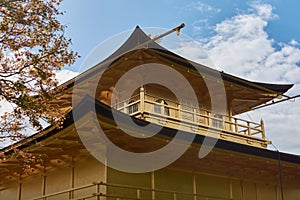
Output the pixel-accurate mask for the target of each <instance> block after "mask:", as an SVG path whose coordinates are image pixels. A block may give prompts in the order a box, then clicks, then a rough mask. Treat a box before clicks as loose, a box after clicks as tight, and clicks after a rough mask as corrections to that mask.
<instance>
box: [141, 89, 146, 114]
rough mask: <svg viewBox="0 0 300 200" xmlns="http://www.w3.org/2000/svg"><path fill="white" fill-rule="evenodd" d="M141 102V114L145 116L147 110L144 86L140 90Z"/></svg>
mask: <svg viewBox="0 0 300 200" xmlns="http://www.w3.org/2000/svg"><path fill="white" fill-rule="evenodd" d="M140 101H141V103H140V112H141V114H143V113H144V109H145V89H144V87H143V86H141V88H140Z"/></svg>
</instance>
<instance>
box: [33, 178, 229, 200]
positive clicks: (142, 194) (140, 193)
mask: <svg viewBox="0 0 300 200" xmlns="http://www.w3.org/2000/svg"><path fill="white" fill-rule="evenodd" d="M91 190H94V192H91ZM50 199H69V200H86V199H94V200H102V199H103V200H104V199H105V200H107V199H110V200H155V199H170V200H178V199H185V200H189V199H190V200H230V199H229V198H224V197H216V196H209V195H201V194H196V193H186V192H178V191H172V190H159V189H151V188H146V187H134V186H128V185H119V184H112V183H104V182H93V183H91V184H88V185H83V186H80V187H76V188H71V189H67V190H62V191H59V192H55V193H51V194H46V195H43V196H39V197H36V198H33V199H31V200H50Z"/></svg>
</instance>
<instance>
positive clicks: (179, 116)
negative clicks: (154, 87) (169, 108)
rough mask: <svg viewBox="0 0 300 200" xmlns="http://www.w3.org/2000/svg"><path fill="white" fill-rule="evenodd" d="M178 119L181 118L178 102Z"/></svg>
mask: <svg viewBox="0 0 300 200" xmlns="http://www.w3.org/2000/svg"><path fill="white" fill-rule="evenodd" d="M178 119H181V105H180V104H178Z"/></svg>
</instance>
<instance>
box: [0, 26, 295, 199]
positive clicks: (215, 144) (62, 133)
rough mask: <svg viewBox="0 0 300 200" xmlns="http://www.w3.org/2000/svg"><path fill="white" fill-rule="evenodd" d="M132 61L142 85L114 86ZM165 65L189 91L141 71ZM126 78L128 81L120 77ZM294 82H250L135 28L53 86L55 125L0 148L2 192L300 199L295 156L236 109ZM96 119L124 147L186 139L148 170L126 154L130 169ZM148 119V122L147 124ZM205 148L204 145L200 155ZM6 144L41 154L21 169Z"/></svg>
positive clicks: (151, 148)
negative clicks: (59, 115) (58, 116)
mask: <svg viewBox="0 0 300 200" xmlns="http://www.w3.org/2000/svg"><path fill="white" fill-rule="evenodd" d="M174 30H175V29H174ZM139 66H142V67H144V68H141V69H147V70H148V71H147V73H146V74H145V73H141V72H139V71H137V72H135V74H134V75H135V78H136V79H137V80H138V81H136V82H139V81H140V82H141V83H143V84H141V85H139V87H138V88H134V90H132V91H130V90H129V89H128V91H126V88H127V87H126V88H125V89H122V90H120V89H119V90H118V89H116V88H117V84H118V82H119V81H120V80H121V78H122V77H124V76H125V75H126V74H127V73H129V72H132V70H134V68H136V67H139ZM162 66H167V67H169V68H170V69H171V71H172V70H173V72H174V73H175V74H176V73H179V74H181V76H182V77H184V78H185V79H186V80H188V82H189V86H190V87H191V88H192V89H193V91H194V95H195V96H194V97H195V98H194V97H192V96H189V95H188V94H189V93H188V91H187V90H188V89H187V88H186V86H185V85H184V84H183V82H182V81H179V80H180V79H179V78H178V79H177V78H174V77H173V79H172V78H171V82H170V84H171V85H173V87H174V88H176V91H172V90H171V89H170V88H168V87H166V86H163V85H162V84H159V82H158V83H153V82H151V80H150V79H149V80H147V77H150V76H151V74H152V73H153V74H155V72H157V70H158V69H159V67H161V68H163V67H162ZM171 71H170V72H171ZM158 79H159V77H158ZM126 81H127V82H126ZM143 81H144V82H143ZM147 81H148V82H147ZM126 84H128V85H131V84H134V80H131V79H126V80H125V81H124V84H122V85H123V86H124V85H125V86H126ZM122 85H121V86H120V87H119V88H122ZM292 86H293V85H290V84H286V85H283V84H268V83H261V82H253V81H248V80H245V79H242V78H239V77H236V76H233V75H230V74H227V73H224V72H220V71H217V70H215V69H211V68H209V67H207V66H204V65H202V64H199V63H195V62H193V61H189V60H187V59H185V58H183V57H181V56H179V55H177V54H175V53H173V52H171V51H169V50H168V49H165V48H164V47H162V46H161V45H160V44H158V43H156V42H155V40H154V39H151V38H150V37H149V36H148V35H147V34H146V33H144V32H143V31H142V30H141V28H139V27H136V28H135V30H134V31H133V32H132V34H131V35H130V36H129V38H128V39H127V40H126V41H125V42H124V44H123V45H122V46H121V47H120V48H119V49H118V50H116V51H115V52H114V53H113V54H111V55H110V56H109V57H108V58H106V59H105V60H104V61H102V62H101V63H99V64H97V65H95V66H94V67H92V68H91V69H89V70H87V71H86V72H84V73H82V74H80V75H79V76H78V77H76V78H74V79H72V80H70V81H68V82H66V83H64V84H62V85H61V86H60V87H61V90H60V92H59V93H58V94H57V97H58V98H57V100H55V101H53V102H51V103H52V104H53V105H54V104H55V105H59V106H60V108H61V112H63V113H65V116H66V117H65V120H64V121H63V124H62V127H61V128H56V127H53V126H49V127H47V128H45V129H44V130H42V131H40V132H38V133H36V134H34V135H32V136H30V137H28V138H26V139H24V140H22V141H20V142H18V143H16V144H14V147H11V146H8V147H6V148H3V149H1V150H0V155H2V154H5V155H6V157H5V158H2V157H0V158H1V159H0V200H65V199H72V200H73V199H78V200H79V199H95V200H96V199H98V200H99V199H101V200H102V199H110V200H123V199H126V200H127V199H128V200H130V199H132V200H139V199H140V200H144V199H147V200H159V199H164V200H167V199H170V200H181V199H183V200H188V199H190V200H295V199H298V198H299V197H300V157H299V156H298V155H292V154H287V153H283V152H278V151H274V150H269V149H268V148H267V147H268V145H270V144H271V141H269V140H268V139H267V137H266V134H272V133H265V129H264V123H263V121H259V122H254V121H248V120H245V119H240V118H238V117H236V116H237V115H238V114H242V113H246V112H248V111H251V110H253V109H255V108H258V107H259V106H263V105H265V104H266V103H268V102H270V101H272V100H276V99H280V98H282V97H283V96H284V95H285V94H284V93H285V92H287V91H288V90H289V89H290V88H291V87H292ZM114 89H116V90H117V91H115V93H114ZM178 91H179V93H180V95H179V96H178ZM180 91H181V92H180ZM218 91H219V92H218ZM128 93H129V94H130V95H129V96H128V95H127V94H128ZM212 96H213V97H214V98H213V97H212ZM195 102H196V103H195ZM74 113H76V114H75V115H74ZM116 118H118V119H119V122H118V123H116V122H115V120H114V119H116ZM95 122H97V124H98V125H99V126H100V127H101V129H102V131H103V133H104V134H105V136H106V138H107V139H109V140H110V141H111V142H112V144H114V145H116V146H118V147H119V148H121V149H123V151H126V152H132V153H135V154H142V153H144V154H147V153H149V152H155V151H158V150H160V149H162V148H164V147H165V146H168V145H175V147H178V148H179V147H181V146H183V145H182V144H188V145H189V146H188V148H187V149H186V150H185V151H183V152H182V154H181V155H179V156H178V158H176V159H174V162H170V163H169V164H168V165H166V166H163V167H162V168H159V167H157V166H159V164H160V163H159V162H156V160H155V159H156V158H157V159H161V157H159V156H157V157H155V156H153V157H151V159H150V161H149V163H152V164H153V166H152V164H151V166H149V163H146V162H145V166H144V167H145V168H146V169H147V170H145V172H142V171H139V170H140V169H139V168H138V167H136V168H135V166H140V165H139V163H134V162H135V161H134V160H129V161H128V163H127V164H128V166H127V168H126V169H129V168H130V169H132V170H131V171H130V170H128V171H126V170H125V171H122V170H119V169H118V167H113V166H117V165H118V162H120V163H121V162H124V160H126V159H127V158H125V157H121V156H120V155H121V154H120V155H119V154H118V153H117V152H111V149H109V148H110V146H107V144H105V143H106V142H105V141H104V139H103V137H102V136H99V135H98V133H99V131H100V130H98V129H97V126H95V125H94V124H95ZM132 122H134V123H132ZM133 124H134V126H133ZM148 125H152V128H150V129H147V130H146V131H145V130H144V129H143V128H144V127H146V126H148ZM121 126H122V127H125V128H126V130H124V129H122V128H120V127H121ZM95 127H96V128H95ZM139 127H140V128H139ZM159 127H162V128H160V129H159ZM152 130H158V131H157V134H154V135H152V133H151V131H152ZM130 133H132V134H130ZM147 134H148V135H147ZM178 134H180V137H177V135H178ZM135 136H137V137H135ZM99 138H100V139H99ZM173 140H176V142H175V143H176V144H175V143H174V144H173V143H172V141H173ZM189 142H190V143H189ZM176 145H177V146H176ZM203 147H206V149H209V152H207V154H206V155H205V156H203V157H201V156H199V152H200V151H201V149H203ZM13 148H17V149H20V150H22V151H24V152H27V153H30V154H31V155H33V156H36V157H37V158H38V159H39V160H40V161H39V162H37V163H33V164H31V165H30V170H29V172H28V170H27V172H26V173H25V172H24V160H22V159H18V158H16V157H14V156H10V155H13ZM173 150H174V152H175V151H176V148H174V149H173ZM112 155H115V156H118V155H119V157H114V156H112ZM100 157H101V158H100ZM102 158H104V162H103V160H102V162H100V161H99V160H101V159H102ZM118 159H119V160H118ZM128 159H129V158H128ZM167 159H168V158H166V160H167ZM121 160H122V161H121ZM136 162H137V161H136ZM110 164H112V165H110ZM141 166H142V165H141ZM151 167H152V168H151ZM149 169H150V170H149ZM151 169H153V170H151Z"/></svg>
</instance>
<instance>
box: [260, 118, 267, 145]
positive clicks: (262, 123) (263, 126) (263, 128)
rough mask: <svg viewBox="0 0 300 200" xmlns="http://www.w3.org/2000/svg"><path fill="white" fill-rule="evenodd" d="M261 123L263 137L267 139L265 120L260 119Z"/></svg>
mask: <svg viewBox="0 0 300 200" xmlns="http://www.w3.org/2000/svg"><path fill="white" fill-rule="evenodd" d="M260 125H261V138H262V139H263V140H265V139H266V135H265V125H264V121H263V120H262V119H261V120H260Z"/></svg>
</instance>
